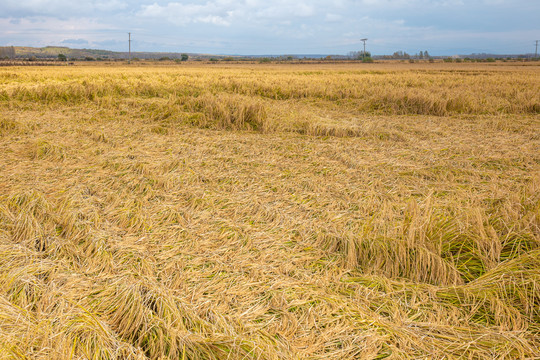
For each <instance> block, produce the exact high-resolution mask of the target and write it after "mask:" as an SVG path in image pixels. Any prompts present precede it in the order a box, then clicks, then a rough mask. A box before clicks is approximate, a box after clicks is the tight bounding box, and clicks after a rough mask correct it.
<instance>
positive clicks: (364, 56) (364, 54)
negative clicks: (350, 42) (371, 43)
mask: <svg viewBox="0 0 540 360" xmlns="http://www.w3.org/2000/svg"><path fill="white" fill-rule="evenodd" d="M360 41H363V42H364V52H363V53H362V61H364V60H365V58H366V41H367V39H360Z"/></svg>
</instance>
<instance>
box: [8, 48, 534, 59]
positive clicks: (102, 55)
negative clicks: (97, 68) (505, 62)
mask: <svg viewBox="0 0 540 360" xmlns="http://www.w3.org/2000/svg"><path fill="white" fill-rule="evenodd" d="M60 54H62V55H64V56H65V57H66V58H67V59H68V60H121V59H128V58H129V53H128V52H118V51H109V50H98V49H71V48H69V47H63V46H46V47H42V48H35V47H28V46H8V47H0V59H1V58H24V59H29V58H35V59H57V58H58V55H60ZM182 54H184V53H180V52H132V53H131V58H132V59H134V60H136V59H141V60H145V59H154V60H156V59H163V60H167V59H170V60H176V59H181V58H182ZM185 54H187V55H188V56H189V58H190V59H200V60H209V59H220V60H223V59H229V60H240V59H261V58H279V59H302V58H308V59H321V58H325V57H328V56H330V57H331V58H332V59H336V60H340V59H348V58H349V57H348V56H345V55H327V54H302V55H213V54H197V53H185ZM533 56H534V54H522V55H516V54H513V55H512V54H511V55H500V54H470V55H454V56H451V57H458V58H467V57H468V58H472V59H486V58H528V57H533ZM433 57H434V58H445V57H449V56H433ZM373 58H375V59H382V58H386V56H382V55H381V56H377V55H375V56H373Z"/></svg>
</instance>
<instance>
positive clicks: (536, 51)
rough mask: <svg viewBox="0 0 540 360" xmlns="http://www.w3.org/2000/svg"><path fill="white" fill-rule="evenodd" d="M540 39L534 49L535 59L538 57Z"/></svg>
mask: <svg viewBox="0 0 540 360" xmlns="http://www.w3.org/2000/svg"><path fill="white" fill-rule="evenodd" d="M539 41H540V40H536V50H535V51H534V58H535V59H538V42H539Z"/></svg>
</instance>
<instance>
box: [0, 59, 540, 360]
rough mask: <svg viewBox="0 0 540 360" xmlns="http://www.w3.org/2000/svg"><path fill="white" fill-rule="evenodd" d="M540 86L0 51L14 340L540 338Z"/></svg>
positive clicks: (2, 318)
mask: <svg viewBox="0 0 540 360" xmlns="http://www.w3.org/2000/svg"><path fill="white" fill-rule="evenodd" d="M539 94H540V71H539V69H538V67H537V66H516V65H512V64H511V63H508V64H495V65H489V64H487V65H476V64H427V63H426V64H391V65H388V64H369V65H367V64H358V65H350V64H349V65H288V66H286V65H282V66H276V65H241V66H240V65H227V66H218V65H212V66H209V65H185V64H182V65H176V66H159V67H157V66H138V67H135V66H133V67H126V66H123V67H122V66H116V67H105V66H103V67H94V66H75V67H58V68H53V67H51V68H24V69H23V68H6V69H0V108H1V113H0V358H1V359H4V358H5V359H323V358H331V359H383V358H434V359H443V358H470V359H493V358H500V359H516V358H523V359H529V358H538V357H540V350H539V349H540V114H539V110H540V96H539Z"/></svg>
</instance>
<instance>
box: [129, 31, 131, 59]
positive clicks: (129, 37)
mask: <svg viewBox="0 0 540 360" xmlns="http://www.w3.org/2000/svg"><path fill="white" fill-rule="evenodd" d="M128 36H129V40H128V43H129V58H128V64H131V33H128Z"/></svg>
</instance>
